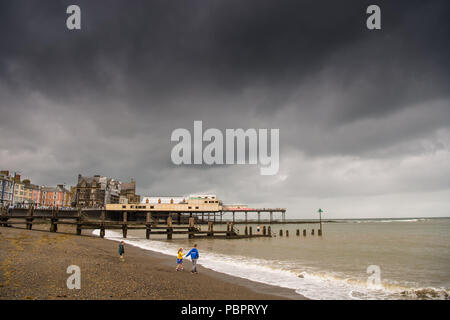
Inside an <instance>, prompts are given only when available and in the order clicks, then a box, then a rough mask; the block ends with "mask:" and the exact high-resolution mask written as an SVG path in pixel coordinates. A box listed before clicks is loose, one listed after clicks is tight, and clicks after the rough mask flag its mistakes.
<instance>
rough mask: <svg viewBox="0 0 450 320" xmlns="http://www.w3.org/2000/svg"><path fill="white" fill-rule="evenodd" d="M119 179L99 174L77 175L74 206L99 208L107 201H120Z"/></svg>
mask: <svg viewBox="0 0 450 320" xmlns="http://www.w3.org/2000/svg"><path fill="white" fill-rule="evenodd" d="M120 190H121V183H120V181H118V180H116V179H112V178H108V177H103V176H100V175H95V176H92V177H84V176H82V175H81V174H79V175H78V183H77V187H76V194H75V201H74V202H75V206H77V207H94V208H101V207H104V206H105V205H106V204H108V203H119V202H120Z"/></svg>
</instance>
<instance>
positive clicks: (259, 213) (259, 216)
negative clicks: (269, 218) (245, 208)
mask: <svg viewBox="0 0 450 320" xmlns="http://www.w3.org/2000/svg"><path fill="white" fill-rule="evenodd" d="M260 222H261V211H258V223H260Z"/></svg>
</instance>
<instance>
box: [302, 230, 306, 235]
mask: <svg viewBox="0 0 450 320" xmlns="http://www.w3.org/2000/svg"><path fill="white" fill-rule="evenodd" d="M303 236H304V237H306V229H303Z"/></svg>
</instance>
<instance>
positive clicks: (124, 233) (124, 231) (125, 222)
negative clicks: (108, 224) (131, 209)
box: [122, 211, 128, 238]
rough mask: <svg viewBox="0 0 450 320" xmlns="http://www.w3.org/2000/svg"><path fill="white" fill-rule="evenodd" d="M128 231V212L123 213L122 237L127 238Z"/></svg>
mask: <svg viewBox="0 0 450 320" xmlns="http://www.w3.org/2000/svg"><path fill="white" fill-rule="evenodd" d="M127 231H128V214H127V212H126V211H124V212H123V221H122V237H123V238H126V237H127Z"/></svg>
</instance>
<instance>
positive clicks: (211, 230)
mask: <svg viewBox="0 0 450 320" xmlns="http://www.w3.org/2000/svg"><path fill="white" fill-rule="evenodd" d="M212 236H214V224H213V223H212V222H211V221H210V222H208V237H212Z"/></svg>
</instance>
